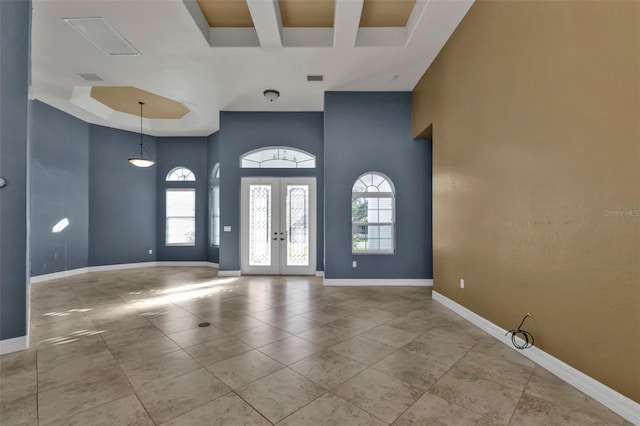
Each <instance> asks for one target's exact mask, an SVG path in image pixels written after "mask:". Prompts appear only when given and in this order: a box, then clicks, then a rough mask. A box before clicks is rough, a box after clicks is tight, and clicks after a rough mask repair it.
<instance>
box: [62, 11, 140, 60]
mask: <svg viewBox="0 0 640 426" xmlns="http://www.w3.org/2000/svg"><path fill="white" fill-rule="evenodd" d="M64 21H65V22H66V23H67V24H69V25H71V26H72V27H73V28H74V29H76V30H77V31H78V32H80V34H82V35H83V36H85V37H86V38H87V39H88V40H89V41H90V42H91V43H93V44H95V45H96V46H97V47H99V48H100V49H102V51H104V52H105V53H106V54H107V55H116V56H121V55H139V53H138V51H137V50H136V49H135V48H134V47H133V46H132V45H131V43H129V42H128V41H127V40H126V39H125V38H124V37H122V36H121V35H120V34H119V33H118V32H117V31H116V30H115V29H113V27H112V26H111V25H109V24H108V23H107V21H105V20H104V19H102V18H65V19H64Z"/></svg>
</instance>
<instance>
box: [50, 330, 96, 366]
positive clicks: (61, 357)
mask: <svg viewBox="0 0 640 426" xmlns="http://www.w3.org/2000/svg"><path fill="white" fill-rule="evenodd" d="M108 351H109V348H108V347H107V345H106V344H105V343H104V340H103V339H102V337H100V335H99V334H94V335H90V336H82V337H78V338H77V339H73V340H69V341H66V342H61V343H59V344H57V345H49V346H46V347H38V368H39V369H46V368H51V367H54V366H56V365H57V364H60V363H63V362H66V361H70V360H73V359H78V358H83V357H86V356H90V355H95V354H98V353H102V352H108Z"/></svg>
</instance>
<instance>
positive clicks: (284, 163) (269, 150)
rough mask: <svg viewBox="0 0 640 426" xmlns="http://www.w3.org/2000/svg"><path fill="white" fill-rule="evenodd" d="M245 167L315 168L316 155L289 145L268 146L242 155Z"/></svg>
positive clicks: (241, 165)
mask: <svg viewBox="0 0 640 426" xmlns="http://www.w3.org/2000/svg"><path fill="white" fill-rule="evenodd" d="M240 167H241V168H243V169H315V167H316V157H315V155H313V154H310V153H308V152H306V151H302V150H300V149H296V148H291V147H288V146H268V147H266V148H260V149H256V150H254V151H249V152H247V153H245V154H243V155H241V156H240Z"/></svg>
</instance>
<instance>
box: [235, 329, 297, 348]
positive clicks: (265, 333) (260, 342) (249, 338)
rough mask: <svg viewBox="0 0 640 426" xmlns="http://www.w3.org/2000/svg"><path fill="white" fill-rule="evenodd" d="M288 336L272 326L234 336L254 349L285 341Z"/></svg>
mask: <svg viewBox="0 0 640 426" xmlns="http://www.w3.org/2000/svg"><path fill="white" fill-rule="evenodd" d="M290 336H291V334H289V333H287V332H286V331H284V330H281V329H279V328H277V327H274V326H272V325H263V326H261V327H257V328H253V329H251V330H248V331H244V332H242V333H239V334H236V335H235V337H236V338H237V339H239V340H242V341H243V342H245V343H246V344H248V345H251V346H253V347H254V348H258V347H260V346H264V345H268V344H269V343H272V342H275V341H276V340H281V339H285V338H287V337H290Z"/></svg>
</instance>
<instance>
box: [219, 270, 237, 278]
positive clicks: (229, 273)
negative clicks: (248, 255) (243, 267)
mask: <svg viewBox="0 0 640 426" xmlns="http://www.w3.org/2000/svg"><path fill="white" fill-rule="evenodd" d="M240 275H242V273H241V271H220V270H218V276H219V277H239V276H240Z"/></svg>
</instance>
